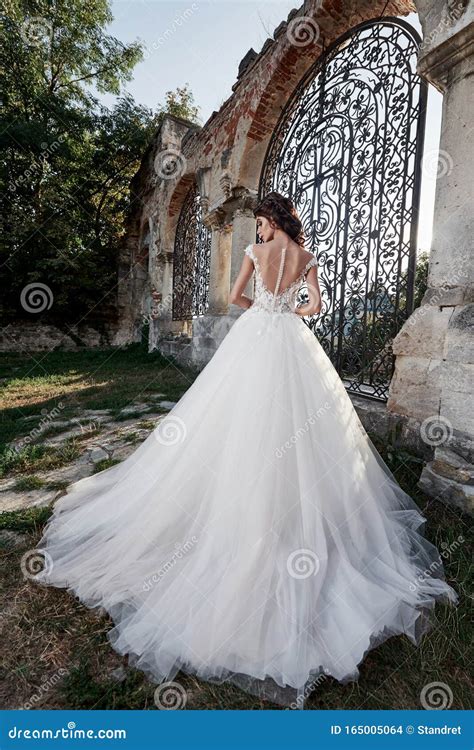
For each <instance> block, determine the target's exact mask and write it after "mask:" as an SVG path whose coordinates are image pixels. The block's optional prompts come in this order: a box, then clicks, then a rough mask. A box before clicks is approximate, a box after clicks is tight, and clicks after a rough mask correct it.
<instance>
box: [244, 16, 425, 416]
mask: <svg viewBox="0 0 474 750" xmlns="http://www.w3.org/2000/svg"><path fill="white" fill-rule="evenodd" d="M382 27H389V28H390V29H391V34H392V35H393V37H394V39H395V42H396V41H397V39H398V38H399V36H400V35H401V34H404V37H405V41H406V42H407V44H408V49H407V51H404V52H405V61H406V63H407V67H408V68H409V73H407V74H406V81H405V83H406V84H407V85H408V91H409V94H410V101H409V106H408V107H407V109H406V110H405V111H404V115H403V117H404V119H405V118H407V120H408V125H407V128H406V130H407V133H408V136H407V138H406V147H405V151H404V153H403V156H404V157H405V158H404V159H403V161H402V165H403V184H402V187H403V202H402V207H401V209H400V210H399V211H397V212H396V221H395V222H394V226H396V228H397V233H396V241H397V243H398V252H397V253H396V258H395V260H396V262H397V276H396V285H395V287H394V294H395V302H396V304H395V308H394V311H393V315H392V319H391V321H390V319H388V323H389V325H388V328H387V336H386V338H385V339H384V344H383V346H380V347H379V349H378V350H377V351H376V352H375V355H376V356H378V357H380V356H382V357H383V359H384V360H385V365H386V369H385V379H384V382H380V383H378V384H375V383H374V382H373V379H374V373H373V371H371V370H370V376H369V378H368V379H366V380H368V382H364V380H363V377H364V374H365V373H366V371H367V368H368V367H369V368H370V367H371V366H372V362H371V361H368V360H367V359H366V358H367V351H366V349H364V350H363V352H362V365H361V367H360V369H359V372H361V373H362V379H358V376H357V374H356V375H354V374H353V375H352V378H351V377H350V376H349V377H348V376H346V375H344V371H343V369H342V367H341V359H342V353H343V343H344V342H343V338H344V329H345V327H346V324H347V322H348V321H347V320H346V309H347V303H348V302H349V303H350V301H351V300H350V298H349V299H348V300H346V298H345V296H344V295H345V283H346V275H347V274H346V269H347V260H348V254H349V251H348V250H349V249H348V239H347V238H348V223H349V210H346V212H345V217H344V223H343V226H342V231H341V229H340V228H339V220H338V222H337V224H336V228H335V232H334V233H333V235H332V236H335V237H336V239H337V244H336V245H335V246H334V248H333V249H334V256H333V258H332V259H334V260H335V267H336V265H337V263H338V262H339V260H340V258H339V253H342V267H343V273H342V274H341V282H340V288H341V291H340V293H339V298H338V299H336V290H337V282H338V279H337V273H335V275H334V279H329V281H332V285H331V288H330V289H331V292H333V298H330V304H331V306H332V307H333V310H332V316H333V317H334V314H335V312H336V303H337V304H339V312H340V314H339V320H338V321H337V323H334V322H333V324H332V326H330V327H329V331H330V333H332V336H331V338H330V339H329V344H328V340H327V339H326V338H325V337H324V338H323V339H322V341H321V344H322V346H323V347H324V348H325V350H326V353H327V354H328V356H329V357H330V358H331V361H332V362H333V364H334V366H335V367H336V369H337V371H338V373H339V375H340V377H341V379H342V380H343V382H344V385H345V387H346V390H347V391H348V392H350V393H354V394H357V395H362V396H364V397H367V398H372V399H375V400H377V401H386V400H387V396H388V387H389V383H390V380H391V378H392V376H393V372H394V367H395V358H394V355H393V351H392V347H391V342H392V341H393V338H394V336H395V335H396V333H398V331H399V330H400V328H401V326H402V324H403V323H404V322H405V320H406V319H407V318H408V317H409V315H411V313H412V312H413V309H414V289H415V270H416V260H417V246H416V244H417V235H418V221H419V208H420V188H421V177H422V174H421V165H422V155H423V148H424V135H425V126H426V104H427V96H428V84H427V82H426V81H425V80H424V79H423V78H421V76H419V74H418V73H417V71H416V63H415V65H414V66H413V67H411V66H410V58H411V56H412V55H413V54H415V56H416V58H417V53H418V50H419V47H420V44H421V37H420V35H419V34H418V32H417V31H416V29H414V28H413V27H412V26H411V25H410V24H409V23H407V22H406V21H404V20H403V19H400V18H397V17H394V16H387V17H383V18H376V19H370V20H368V21H363V22H362V23H360V24H357V25H356V26H354V27H353V28H351V29H348V30H347V31H346V32H344V34H342V35H341V36H340V37H338V38H337V39H336V40H334V41H333V42H332V43H331V44H330V45H329V46H328V47H327V48H326V49H325V50H324V51H323V53H322V54H321V56H320V57H319V58H318V59H317V60H316V61H315V62H314V63H313V64H312V65H311V67H310V68H309V69H308V70H307V71H306V73H305V74H304V75H303V77H302V79H301V80H300V81H299V82H298V84H297V86H296V87H295V89H294V90H293V92H292V93H291V95H290V97H289V99H288V101H287V103H286V105H285V107H284V108H283V110H282V112H281V114H280V116H279V119H278V122H277V123H276V126H275V128H274V130H273V133H272V136H271V138H270V140H269V143H268V146H267V150H266V153H265V158H264V161H263V167H262V171H261V175H260V181H259V187H258V197H259V200H261V199H262V198H263V196H264V195H265V194H266V193H267V192H269V191H270V190H277V191H279V192H282V193H284V194H285V195H288V196H289V197H291V198H292V199H295V198H296V200H295V203H296V202H297V200H298V190H297V188H296V189H294V188H293V187H290V186H289V187H287V188H286V189H281V188H280V187H279V183H278V182H276V184H275V177H276V176H278V169H277V168H278V166H279V165H280V164H281V163H282V162H283V160H284V157H285V150H284V149H285V145H286V138H287V135H288V133H291V131H293V134H294V133H295V130H296V126H297V125H298V124H300V125H301V122H302V120H303V119H304V117H305V113H303V115H301V113H300V112H299V109H300V107H302V106H303V105H304V98H305V95H306V96H307V98H311V89H312V87H314V90H315V92H316V95H317V98H316V97H315V99H316V104H315V105H314V109H313V113H314V112H316V113H317V117H316V119H315V121H314V126H313V132H316V131H317V129H318V127H319V125H320V124H321V123H324V122H325V120H326V121H327V120H329V119H330V118H334V117H335V116H336V115H337V114H338V113H337V111H336V110H335V109H332V110H330V111H328V112H325V111H324V104H325V103H326V101H325V100H326V97H327V96H328V88H329V93H330V91H331V85H332V84H331V83H330V82H329V81H328V78H327V76H328V69H329V68H330V64H331V62H332V61H333V60H336V64H335V66H334V67H337V58H338V56H339V55H340V54H341V53H342V62H343V63H344V53H345V51H346V50H349V54H347V57H348V58H349V65H348V67H347V69H346V72H348V76H347V78H346V81H347V80H348V81H349V82H355V81H357V78H356V77H353V78H351V77H350V72H349V71H350V68H351V62H354V61H353V60H351V57H350V50H351V48H353V47H355V46H356V44H357V40H360V38H361V35H362V34H361V33H362V32H364V31H376V30H379V29H381V28H382ZM377 36H380V35H377V34H375V35H374V39H375V38H376V37H377ZM391 40H392V36H390V37H389V39H388V41H391ZM410 47H412V49H411V51H410ZM361 54H362V53H361ZM340 67H341V70H342V69H343V67H344V66H343V64H341V66H340ZM365 70H367V71H369V72H372V73H374V70H373V69H372V68H370V67H369V66H368V67H367V68H366V69H365ZM388 78H389V79H390V80H391V81H392V85H394V80H395V75H393V77H392V78H390V76H388ZM343 81H344V79H342V81H340V80H339V79H337V83H338V85H341V84H342V82H343ZM359 82H360V83H364V80H363V79H360V80H359ZM377 85H379V84H377ZM375 88H377V87H375ZM382 88H383V82H380V88H379V89H378V91H380V90H381V89H382ZM370 93H371V94H372V93H373V92H372V89H371V90H370ZM377 93H378V92H377ZM415 95H416V96H417V101H416V104H415V105H413V103H412V102H413V99H414V98H415ZM376 104H378V102H376ZM390 105H391V103H390ZM377 114H378V108H377V107H376V115H377ZM390 114H391V110H390V109H389V108H388V106H387V107H386V111H385V120H384V124H385V123H388V122H390V120H389V117H390ZM295 122H296V126H295ZM385 126H386V125H384V127H385ZM411 129H413V131H414V132H413V134H412V138H411V140H410V130H411ZM385 137H386V136H385ZM292 138H293V141H294V140H295V135H292ZM304 140H305V136H303V138H302V143H303V144H304ZM376 141H377V135H375V137H374V138H373V141H372V140H371V141H370V143H372V142H373V143H374V144H376ZM314 142H315V141H314V140H313V144H314ZM291 143H292V141H291V140H290V144H291ZM395 143H396V144H398V143H399V141H398V140H396V141H395ZM350 145H351V147H353V141H352V140H351V144H350ZM410 147H411V148H410ZM302 152H303V147H302ZM295 153H297V152H296V151H295ZM355 154H357V151H356V150H355ZM411 158H413V166H412V171H411V174H410V175H408V174H407V164H408V161H409V159H411ZM380 161H381V163H382V167H380V166H379V167H377V152H376V149H375V148H374V155H373V156H372V158H371V160H370V162H369V167H368V169H367V174H369V176H370V174H372V179H373V182H374V183H375V178H376V177H380V176H381V177H382V185H383V189H381V191H380V195H379V199H380V202H381V203H382V202H383V198H384V197H385V196H386V193H385V192H384V191H385V190H386V187H385V182H384V181H385V168H384V167H383V158H382V159H381V160H380ZM295 163H296V165H297V168H301V162H296V160H295ZM336 167H337V164H336ZM400 171H402V170H400ZM341 174H342V176H341V184H344V181H345V182H346V185H345V193H346V202H345V203H344V204H343V205H344V207H345V208H346V209H351V208H353V206H354V204H351V202H350V197H351V196H350V190H351V187H352V184H351V180H352V178H353V167H352V163H351V164H350V165H348V167H347V173H346V174H343V173H342V170H341ZM297 177H298V174H297V172H296V185H297V184H298V183H297ZM317 177H318V178H320V183H319V185H317V184H316V183H317V180H314V181H313V183H310V181H309V180H307V183H308V184H312V189H313V198H312V201H311V209H314V205H315V200H316V198H315V195H316V190H318V197H319V199H320V198H321V190H320V186H323V187H324V184H325V179H324V178H323V176H322V175H321V174H319V175H317ZM291 179H292V178H291V177H290V179H289V184H290V185H291ZM329 179H330V178H329ZM326 180H327V178H326ZM410 182H411V183H412V184H410ZM410 190H411V204H409V203H408V201H407V195H408V193H409V191H410ZM341 192H342V191H341ZM340 194H341V193H339V195H340ZM302 195H303V196H304V195H305V192H304V189H303V191H302ZM371 196H372V193H371ZM371 201H372V197H371V198H369V201H368V204H367V205H369V207H370V214H372V211H374V212H375V207H374V204H373V203H372V202H371ZM391 208H393V206H391ZM340 210H341V205H339V207H338V209H337V213H338V219H339V212H340ZM380 210H381V209H380V207H379V211H380ZM311 216H314V214H313V213H312V214H311ZM407 217H408V218H407ZM371 219H372V216H370V221H369V224H370V226H372V221H371ZM303 223H304V221H303ZM407 227H409V240H403V236H404V234H405V233H406V229H407ZM381 229H382V225H381V224H380V223H378V224H377V230H378V232H379V234H378V237H377V238H375V237H373V236H372V234H373V232H370V234H368V240H369V241H368V242H367V258H366V264H365V268H366V279H365V281H366V282H367V290H368V283H369V282H370V281H371V279H370V278H369V271H368V268H369V262H372V260H374V259H375V263H376V268H377V266H378V263H379V258H380V255H381V249H383V248H381V245H382V239H381V234H382V232H381ZM305 230H306V227H305ZM315 234H316V233H315V231H314V220H312V226H311V228H310V232H309V233H307V236H308V237H309V238H310V242H311V243H312V244H313V243H314V244H315ZM341 237H342V238H343V239H344V244H343V245H342V247H340V242H339V240H340V238H341ZM371 240H374V243H373V244H372V242H371ZM257 241H258V238H257ZM404 245H406V246H407V249H406V250H405V252H404V251H403V247H404ZM307 249H310V248H307ZM329 249H331V245H329ZM320 255H321V254H318V252H316V257H317V259H318V260H319V258H320ZM392 259H393V258H392ZM404 260H406V261H407V266H406V269H405V270H406V282H405V284H404V285H402V284H401V276H402V262H403V261H404ZM321 273H323V278H322V276H321ZM318 276H319V281H320V285H321V288H322V297H323V310H324V303H325V299H324V289H325V288H327V286H328V285H327V284H326V286H325V282H326V280H325V278H324V268H321V266H320V265H319V264H318ZM377 281H378V279H377V278H376V279H375V283H377ZM385 292H386V293H387V290H385ZM403 292H405V294H406V302H405V306H404V307H403V308H401V307H400V295H401V294H402V293H403ZM367 293H368V292H367ZM300 295H301V291H300ZM387 295H388V293H387ZM302 298H304V297H302ZM354 299H355V298H354ZM361 299H362V298H359V300H358V301H360V300H361ZM374 299H375V302H374V306H375V312H374V320H375V319H376V318H375V314H376V311H377V308H376V305H377V297H376V295H375V293H374ZM367 300H368V297H367V296H366V297H365V298H364V299H363V302H364V317H366V314H367V309H366V306H367ZM328 309H330V308H328ZM322 319H323V311H322V312H321V313H320V314H317V315H315V316H311V317H310V319H309V322H308V321H306V320H305V319H304V318H302V320H303V322H304V323H305V325H308V327H309V328H310V330H312V331H313V333H314V334H315V335H316V329H317V328H318V323H319V322H320V321H321V320H322ZM385 322H387V320H386V321H385ZM367 330H368V328H367V324H366V323H364V327H363V333H364V337H365V334H366V332H367ZM336 337H337V342H336V350H335V351H334V339H336ZM387 346H388V347H389V352H387V350H386V348H387ZM384 349H385V351H384ZM369 353H370V352H369ZM375 374H377V372H376V371H375Z"/></svg>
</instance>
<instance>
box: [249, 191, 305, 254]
mask: <svg viewBox="0 0 474 750" xmlns="http://www.w3.org/2000/svg"><path fill="white" fill-rule="evenodd" d="M253 215H254V216H255V218H256V217H257V216H265V218H267V219H268V220H269V221H274V222H275V224H276V225H277V226H278V227H279V228H280V229H283V231H284V232H286V233H287V234H288V235H289V236H290V237H291V239H292V240H294V241H295V242H297V243H298V245H301V247H304V244H305V237H304V231H303V224H302V223H301V219H300V217H299V216H298V214H297V213H296V209H295V207H294V205H293V202H292V201H291V200H290V198H286V197H285V196H284V195H282V194H281V193H277V192H275V191H273V192H271V193H267V195H266V196H265V197H264V198H262V200H261V201H260V203H259V204H258V205H257V207H256V208H255V209H254V211H253Z"/></svg>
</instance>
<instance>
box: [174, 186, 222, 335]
mask: <svg viewBox="0 0 474 750" xmlns="http://www.w3.org/2000/svg"><path fill="white" fill-rule="evenodd" d="M211 240H212V231H211V229H209V227H207V226H206V225H205V224H204V222H203V221H202V204H201V196H200V193H199V188H198V185H197V182H194V183H193V184H192V185H191V187H190V188H189V190H188V192H187V193H186V196H185V198H184V201H183V205H182V206H181V211H180V212H179V217H178V223H177V227H176V234H175V240H174V251H173V293H172V313H171V316H172V320H192V318H194V317H198V316H200V315H204V313H205V312H206V310H207V308H208V306H209V280H210V270H211V265H210V263H211Z"/></svg>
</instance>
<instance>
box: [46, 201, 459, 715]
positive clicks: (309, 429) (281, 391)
mask: <svg viewBox="0 0 474 750" xmlns="http://www.w3.org/2000/svg"><path fill="white" fill-rule="evenodd" d="M254 215H255V216H256V220H257V230H258V234H259V237H260V239H261V240H262V241H263V242H262V243H261V244H260V243H259V244H255V245H254V244H250V245H248V246H247V247H246V248H245V254H244V258H243V261H242V267H241V269H240V272H239V274H238V277H237V279H236V281H235V284H234V285H233V288H232V290H231V295H230V301H231V303H233V304H236V305H239V306H240V307H242V308H245V312H244V313H242V314H241V315H240V316H239V317H238V318H237V319H236V321H235V322H234V324H233V326H232V328H231V329H230V331H229V333H228V334H227V335H226V337H225V338H224V340H223V341H222V343H221V345H220V347H219V348H218V350H217V351H216V353H215V354H214V356H213V357H212V358H211V360H210V361H209V362H208V364H207V365H206V367H205V368H204V369H203V370H202V371H201V372H200V373H199V375H198V377H197V378H196V379H195V381H194V382H193V384H192V385H191V387H190V388H189V389H188V390H187V392H186V393H185V394H184V396H183V397H182V398H181V399H180V401H178V403H177V404H175V406H174V407H173V408H172V410H171V411H170V412H169V414H167V415H166V417H165V418H164V419H162V420H161V421H160V422H159V423H158V424H157V425H156V427H155V429H154V430H153V432H152V433H151V434H150V435H149V436H148V438H147V439H146V440H145V441H144V442H143V443H142V444H141V445H140V446H139V447H138V448H137V449H136V450H135V452H134V453H132V454H131V455H130V456H129V457H128V458H127V459H126V460H125V461H123V462H122V463H120V464H118V465H115V466H113V467H111V468H109V469H106V470H104V471H102V472H100V473H98V474H95V475H92V476H90V477H86V478H85V479H82V480H80V481H79V482H76V483H75V484H74V485H72V486H71V487H70V488H69V492H68V494H67V495H65V496H63V497H62V498H61V499H60V500H58V501H57V503H56V504H55V506H54V511H53V515H52V516H51V518H50V520H49V522H48V524H47V526H46V528H45V530H44V533H43V537H42V539H41V540H40V543H39V546H38V549H39V551H41V554H42V556H43V558H44V568H43V570H42V571H41V572H40V573H38V574H37V576H36V580H37V581H38V582H40V583H43V584H44V585H52V586H57V587H62V588H67V589H68V590H69V591H70V592H71V593H74V594H75V595H76V596H77V597H78V598H79V599H80V601H82V602H83V603H84V604H85V605H87V606H88V607H103V608H104V609H105V610H106V611H107V612H108V613H109V614H110V616H111V617H112V619H113V621H114V627H113V628H112V629H111V630H110V631H109V633H108V639H109V641H110V643H111V644H112V646H113V647H114V648H115V650H116V651H117V652H119V653H120V654H128V658H129V663H130V664H131V665H133V666H135V667H136V668H138V669H140V670H142V671H143V672H145V673H146V674H147V675H148V676H149V677H150V678H151V679H152V680H153V681H154V682H156V683H159V684H162V683H165V682H166V681H170V680H173V678H174V677H175V676H176V675H177V674H178V672H179V671H180V670H181V671H182V672H185V673H188V674H194V675H196V676H197V677H199V678H201V679H203V680H207V681H210V682H218V683H219V682H224V681H228V682H232V683H234V684H236V685H238V686H239V687H240V688H242V689H243V690H246V691H247V692H249V693H251V694H254V695H258V696H260V697H264V698H267V699H269V700H271V701H273V702H276V703H278V704H280V705H282V706H287V707H295V708H302V707H303V705H304V699H305V697H306V696H307V695H308V694H309V693H310V692H311V690H313V689H315V688H317V687H318V683H319V682H320V681H321V680H322V679H325V678H326V677H327V676H332V677H333V678H335V679H336V680H339V681H340V682H343V683H345V682H347V681H350V680H357V679H358V676H359V670H358V665H359V664H360V663H361V661H362V660H363V659H364V657H365V655H366V654H367V652H368V651H369V650H370V649H372V648H374V647H375V646H376V645H378V644H380V643H382V642H383V641H384V640H386V639H387V638H389V637H391V636H395V635H399V634H405V635H406V636H407V637H408V638H409V639H410V640H411V641H412V642H413V643H414V644H415V645H418V643H419V642H420V639H421V637H422V635H423V634H424V633H425V632H426V631H427V630H429V629H430V628H431V627H432V625H431V621H430V617H429V615H430V610H432V609H433V607H434V605H435V602H436V600H441V601H444V602H446V603H451V604H457V603H458V595H457V593H456V592H455V591H454V589H453V588H451V587H450V586H449V585H448V583H447V582H446V580H445V576H444V570H443V566H442V562H441V558H440V555H439V553H438V550H437V549H436V547H435V546H434V545H433V544H431V543H430V542H429V541H428V540H427V539H426V538H425V537H424V536H423V533H424V529H423V527H424V523H425V520H426V519H425V518H424V516H423V515H422V514H421V513H420V510H419V508H418V506H417V505H416V504H415V502H414V501H413V500H412V498H411V497H409V496H408V495H407V494H406V493H405V492H404V491H403V490H402V489H401V487H400V486H399V485H398V483H397V481H396V480H395V477H394V476H393V474H392V473H391V472H390V470H389V468H388V466H387V465H386V464H385V463H384V462H383V460H382V458H381V456H380V455H379V454H378V452H377V450H376V449H375V447H374V445H373V444H372V442H371V440H370V439H369V437H368V435H367V433H366V432H365V430H364V428H363V426H362V423H361V422H360V420H359V418H358V416H357V413H356V411H355V409H354V407H353V405H352V402H351V400H350V398H349V396H348V394H347V391H346V389H345V387H344V385H343V383H342V381H341V379H340V378H339V376H338V374H337V372H336V370H335V369H334V367H333V365H332V363H331V362H330V360H329V358H328V357H327V356H326V354H325V352H324V350H323V348H322V347H321V345H320V344H319V342H318V340H317V338H316V337H315V336H314V334H313V333H312V332H311V331H310V330H309V328H308V326H307V325H305V323H304V322H303V321H302V320H300V317H301V316H304V315H311V314H313V313H317V312H319V311H320V309H321V297H320V290H319V285H318V278H317V261H316V258H315V257H314V256H313V255H312V254H311V253H309V252H308V251H307V250H305V249H304V246H303V245H304V241H303V231H302V224H301V221H300V219H299V218H298V215H297V213H296V211H295V208H294V206H293V204H292V202H291V201H290V200H289V199H288V198H286V197H284V196H282V195H280V194H279V193H275V192H273V193H270V194H269V195H267V196H266V197H265V198H264V199H263V200H262V202H261V203H260V205H259V206H258V207H257V208H256V209H255V211H254ZM253 273H255V282H256V286H255V298H254V299H253V300H252V299H250V298H249V297H247V296H245V295H244V294H243V292H244V290H245V287H246V285H247V284H248V282H249V280H250V278H251V276H252V274H253ZM305 280H306V284H307V288H308V296H309V301H308V303H306V304H304V305H302V306H300V307H296V308H295V304H296V298H297V294H298V291H299V290H300V288H301V286H302V284H303V282H304V281H305ZM172 684H176V683H172ZM178 686H179V683H178Z"/></svg>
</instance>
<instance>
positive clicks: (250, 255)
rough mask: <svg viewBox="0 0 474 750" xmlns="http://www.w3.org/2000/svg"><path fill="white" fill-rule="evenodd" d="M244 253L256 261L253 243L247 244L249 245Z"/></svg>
mask: <svg viewBox="0 0 474 750" xmlns="http://www.w3.org/2000/svg"><path fill="white" fill-rule="evenodd" d="M244 253H245V254H246V255H248V256H249V258H251V259H252V260H253V261H254V262H255V254H254V251H253V245H252V244H250V245H247V247H246V248H245V250H244Z"/></svg>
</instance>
